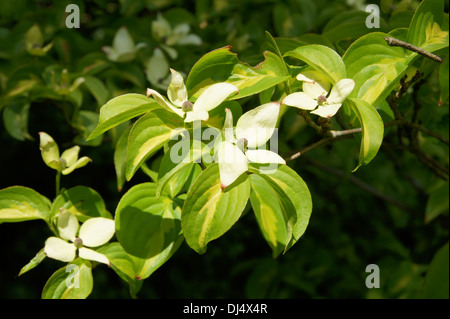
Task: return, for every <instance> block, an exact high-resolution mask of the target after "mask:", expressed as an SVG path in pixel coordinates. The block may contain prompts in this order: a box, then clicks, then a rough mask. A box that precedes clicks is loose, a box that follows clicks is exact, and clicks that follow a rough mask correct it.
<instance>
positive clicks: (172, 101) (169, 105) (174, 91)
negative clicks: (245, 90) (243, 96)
mask: <svg viewBox="0 0 450 319" xmlns="http://www.w3.org/2000/svg"><path fill="white" fill-rule="evenodd" d="M170 72H171V73H172V79H171V81H170V84H169V88H168V89H167V97H168V98H169V100H167V99H166V98H165V97H163V96H162V95H161V94H159V93H158V92H157V91H155V90H152V89H147V96H148V97H150V96H152V97H153V98H154V99H155V100H156V102H158V103H159V105H161V106H162V107H164V108H165V109H167V110H169V111H172V112H174V113H176V114H178V115H179V116H180V117H182V118H184V121H185V122H193V121H196V120H202V121H207V120H208V119H209V114H208V112H209V111H210V110H212V109H214V108H215V107H217V106H219V105H220V104H221V103H222V102H223V101H225V100H226V99H227V98H228V97H229V96H230V95H231V94H233V93H236V92H238V91H239V89H238V88H237V87H236V86H234V85H232V84H229V83H225V82H222V83H216V84H213V85H211V86H209V87H207V88H206V89H205V90H204V91H203V92H202V94H200V96H199V97H198V99H197V100H196V101H195V102H194V103H192V102H190V101H189V100H188V94H187V89H186V86H185V85H184V80H183V77H182V76H181V74H180V73H178V72H177V71H175V70H173V69H170Z"/></svg>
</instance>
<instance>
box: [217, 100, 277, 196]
mask: <svg viewBox="0 0 450 319" xmlns="http://www.w3.org/2000/svg"><path fill="white" fill-rule="evenodd" d="M279 111H280V104H279V103H276V102H270V103H266V104H263V105H261V106H258V107H257V108H255V109H253V110H250V111H248V112H246V113H245V114H244V115H242V116H241V117H240V118H239V119H238V121H237V123H236V129H235V131H234V132H233V116H232V114H231V111H230V110H229V109H226V110H225V112H226V116H225V125H224V141H222V142H221V143H220V144H219V146H218V149H217V162H218V163H219V173H220V182H221V186H222V189H224V188H225V187H227V186H229V185H231V184H232V183H233V182H234V181H235V180H236V179H237V178H238V177H239V176H240V175H241V174H242V173H245V172H246V171H247V170H248V163H249V162H254V163H261V164H267V163H276V164H286V161H285V160H284V159H283V158H282V157H281V156H279V155H278V154H277V153H275V152H272V151H270V150H266V149H258V148H260V147H261V146H263V145H265V144H266V143H267V141H269V139H270V138H271V137H272V135H273V133H274V131H275V126H276V124H277V120H278V114H279Z"/></svg>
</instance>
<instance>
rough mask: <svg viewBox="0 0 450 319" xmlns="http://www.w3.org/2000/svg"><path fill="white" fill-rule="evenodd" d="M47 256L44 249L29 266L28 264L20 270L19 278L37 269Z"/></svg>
mask: <svg viewBox="0 0 450 319" xmlns="http://www.w3.org/2000/svg"><path fill="white" fill-rule="evenodd" d="M45 257H46V255H45V252H44V248H42V249H41V250H40V251H39V252H38V253H37V254H36V256H34V257H33V259H31V260H30V261H29V262H28V264H26V265H25V266H23V267H22V269H21V270H20V273H19V276H22V275H23V274H24V273H26V272H28V271H30V270H31V269H33V268H34V267H36V266H37V265H39V264H40V263H41V261H43V260H44V259H45Z"/></svg>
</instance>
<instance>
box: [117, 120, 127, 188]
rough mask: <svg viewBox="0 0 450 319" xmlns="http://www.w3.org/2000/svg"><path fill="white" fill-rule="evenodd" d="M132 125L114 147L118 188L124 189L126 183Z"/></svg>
mask: <svg viewBox="0 0 450 319" xmlns="http://www.w3.org/2000/svg"><path fill="white" fill-rule="evenodd" d="M130 131H131V126H129V127H128V128H127V129H126V130H125V131H123V133H122V135H121V136H120V137H119V139H118V140H117V143H116V148H115V149H114V168H115V170H116V180H117V189H118V190H119V192H120V191H122V187H123V185H124V184H125V181H126V178H125V171H126V167H127V142H128V135H129V134H130Z"/></svg>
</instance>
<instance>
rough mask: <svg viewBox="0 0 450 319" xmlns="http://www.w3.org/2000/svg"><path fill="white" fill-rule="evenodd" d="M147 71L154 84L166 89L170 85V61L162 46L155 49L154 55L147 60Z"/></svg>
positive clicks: (148, 78)
mask: <svg viewBox="0 0 450 319" xmlns="http://www.w3.org/2000/svg"><path fill="white" fill-rule="evenodd" d="M145 73H146V74H147V80H148V81H149V82H150V83H151V84H152V86H154V87H157V88H158V89H164V90H166V89H167V87H168V86H169V84H170V75H169V61H167V59H166V57H165V55H164V53H163V52H162V50H161V49H160V48H155V49H154V50H153V55H152V56H151V57H150V58H149V59H148V61H147V65H146V68H145Z"/></svg>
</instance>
